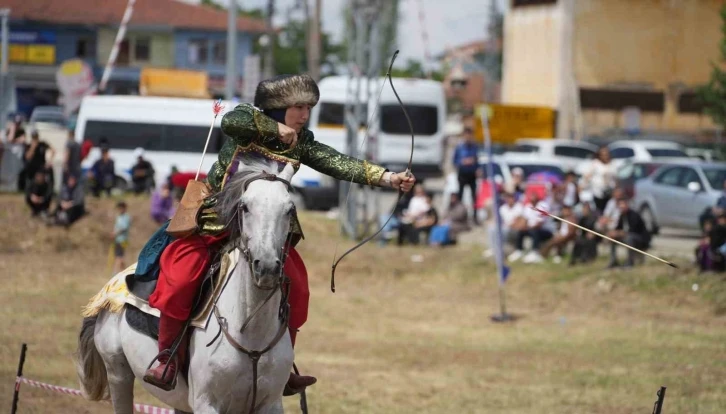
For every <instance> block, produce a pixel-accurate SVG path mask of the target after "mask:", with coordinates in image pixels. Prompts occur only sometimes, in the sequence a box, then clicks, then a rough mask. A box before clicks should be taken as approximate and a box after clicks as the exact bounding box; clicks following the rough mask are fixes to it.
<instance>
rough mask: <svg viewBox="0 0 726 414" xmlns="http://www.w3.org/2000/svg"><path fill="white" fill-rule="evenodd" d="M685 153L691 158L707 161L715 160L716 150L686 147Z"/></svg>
mask: <svg viewBox="0 0 726 414" xmlns="http://www.w3.org/2000/svg"><path fill="white" fill-rule="evenodd" d="M686 154H688V156H689V157H691V158H693V159H700V160H703V161H708V162H713V161H716V151H715V150H712V149H704V148H686Z"/></svg>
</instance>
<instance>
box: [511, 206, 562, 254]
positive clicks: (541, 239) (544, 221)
mask: <svg viewBox="0 0 726 414" xmlns="http://www.w3.org/2000/svg"><path fill="white" fill-rule="evenodd" d="M532 206H534V207H536V208H538V209H540V210H544V211H550V206H549V204H548V203H547V202H546V201H544V200H540V196H539V194H537V193H536V192H533V193H532V195H531V204H530V205H528V206H526V207H525V208H524V212H523V214H522V215H523V217H524V219H525V220H526V224H525V226H524V228H523V229H521V230H519V231H518V232H517V241H516V244H515V248H516V250H515V251H514V252H513V253H512V254H510V255H509V257H508V258H507V259H508V260H509V261H510V262H516V261H517V260H519V259H521V258H522V256H523V255H524V253H523V250H524V239H525V238H526V237H530V238H531V239H532V250H531V251H530V252H529V253H527V255H526V256H524V258H523V262H524V263H541V262H542V261H543V260H544V259H543V258H542V256H541V255H540V254H539V249H540V248H541V247H542V244H543V243H545V242H546V241H547V240H549V239H551V238H552V233H553V231H554V223H552V219H551V218H550V217H549V216H546V215H544V214H542V213H540V212H538V211H537V210H535V209H533V208H532Z"/></svg>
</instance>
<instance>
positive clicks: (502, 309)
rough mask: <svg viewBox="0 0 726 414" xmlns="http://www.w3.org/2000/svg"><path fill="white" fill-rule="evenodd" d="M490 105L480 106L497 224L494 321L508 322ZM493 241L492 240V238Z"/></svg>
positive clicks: (505, 274) (507, 271)
mask: <svg viewBox="0 0 726 414" xmlns="http://www.w3.org/2000/svg"><path fill="white" fill-rule="evenodd" d="M488 111H489V107H488V106H486V105H482V106H480V107H479V116H480V117H481V126H482V130H483V131H484V146H485V149H486V153H487V157H488V161H487V179H488V180H489V184H490V185H491V193H492V211H493V213H494V225H495V226H496V227H495V228H496V241H495V242H494V243H493V246H491V248H492V249H493V250H494V258H495V260H496V263H497V275H498V276H499V314H498V315H492V316H491V319H492V321H493V322H507V321H510V320H513V319H514V318H512V316H511V315H509V314H508V313H507V298H506V296H507V295H506V288H505V283H506V280H507V276H508V275H509V268H508V267H507V266H505V264H504V246H503V243H502V220H501V218H500V217H499V205H498V200H499V197H498V194H497V183H496V181H495V180H494V154H493V152H492V138H491V134H490V133H489V114H488ZM490 242H491V240H490Z"/></svg>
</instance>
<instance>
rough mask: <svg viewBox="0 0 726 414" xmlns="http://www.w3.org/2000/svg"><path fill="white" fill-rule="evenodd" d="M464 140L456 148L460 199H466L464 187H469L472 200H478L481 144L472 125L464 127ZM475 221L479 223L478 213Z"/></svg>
mask: <svg viewBox="0 0 726 414" xmlns="http://www.w3.org/2000/svg"><path fill="white" fill-rule="evenodd" d="M462 138H463V141H462V142H461V143H459V145H457V146H456V149H455V150H454V167H456V170H457V173H458V178H459V200H464V188H465V187H467V186H468V187H469V190H470V191H471V199H472V202H476V178H477V171H479V160H478V157H479V145H478V144H477V143H476V141H475V140H474V133H473V131H472V129H471V128H470V127H466V128H464V134H463V136H462ZM474 223H477V224H478V219H477V216H476V214H474Z"/></svg>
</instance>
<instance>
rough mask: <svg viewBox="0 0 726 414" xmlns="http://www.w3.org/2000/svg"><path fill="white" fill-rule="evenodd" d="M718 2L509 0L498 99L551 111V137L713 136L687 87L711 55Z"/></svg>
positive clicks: (714, 56)
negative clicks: (616, 133)
mask: <svg viewBox="0 0 726 414" xmlns="http://www.w3.org/2000/svg"><path fill="white" fill-rule="evenodd" d="M723 4H724V2H723V1H722V0H649V1H644V0H511V3H510V6H511V7H510V8H509V10H508V11H507V14H506V16H505V24H504V31H505V33H504V37H505V42H504V72H503V80H502V101H503V102H504V103H507V104H523V105H540V106H548V107H551V108H554V109H556V110H557V111H558V123H557V125H558V134H557V135H558V137H560V138H571V137H575V138H577V137H583V136H588V135H604V134H610V133H611V132H612V130H630V131H631V132H634V133H635V132H638V131H641V132H645V131H653V132H655V133H657V134H663V135H665V134H666V132H667V133H675V134H681V135H687V136H690V137H694V136H703V137H710V136H713V129H714V125H713V124H712V123H711V120H710V119H709V118H708V117H707V116H705V115H702V108H701V107H700V106H699V104H698V102H697V100H696V99H695V93H694V91H695V88H696V87H698V86H700V85H702V84H704V83H706V82H707V81H708V80H709V77H710V73H711V68H712V66H711V63H712V62H716V61H718V59H719V42H720V40H721V38H722V33H721V19H720V15H719V10H720V8H721V7H722V6H723Z"/></svg>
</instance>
